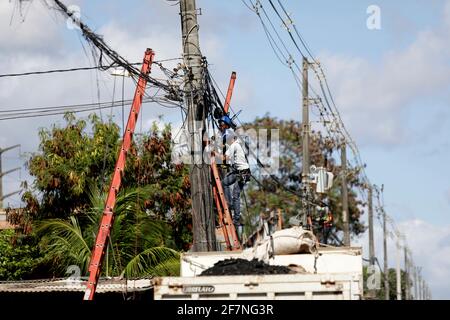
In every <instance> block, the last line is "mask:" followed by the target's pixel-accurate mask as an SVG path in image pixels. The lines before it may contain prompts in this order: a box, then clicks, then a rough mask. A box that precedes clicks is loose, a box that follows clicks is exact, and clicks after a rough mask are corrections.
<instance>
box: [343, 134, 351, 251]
mask: <svg viewBox="0 0 450 320" xmlns="http://www.w3.org/2000/svg"><path fill="white" fill-rule="evenodd" d="M341 175H342V182H341V195H342V222H343V223H344V245H345V246H346V247H349V246H350V221H349V220H350V219H349V212H348V190H347V151H346V145H345V141H343V142H342V144H341Z"/></svg>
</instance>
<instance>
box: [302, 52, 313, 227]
mask: <svg viewBox="0 0 450 320" xmlns="http://www.w3.org/2000/svg"><path fill="white" fill-rule="evenodd" d="M308 69H309V62H308V59H307V58H305V57H303V75H302V77H303V92H302V95H303V100H302V101H303V102H302V153H303V164H302V180H301V181H302V185H303V190H304V195H305V197H304V198H303V199H302V206H303V210H304V218H305V219H306V221H307V223H306V224H307V225H309V221H310V220H309V218H310V217H311V212H310V206H309V203H308V201H307V199H308V197H309V195H310V184H309V183H310V180H309V178H310V177H309V174H310V161H309V131H310V124H309V93H308ZM311 229H312V226H311Z"/></svg>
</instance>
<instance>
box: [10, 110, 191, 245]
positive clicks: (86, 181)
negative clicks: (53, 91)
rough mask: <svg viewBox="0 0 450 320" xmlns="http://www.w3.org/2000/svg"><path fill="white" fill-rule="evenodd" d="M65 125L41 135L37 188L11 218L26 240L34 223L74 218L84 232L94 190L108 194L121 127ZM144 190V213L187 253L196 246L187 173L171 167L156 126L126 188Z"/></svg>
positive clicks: (142, 144)
mask: <svg viewBox="0 0 450 320" xmlns="http://www.w3.org/2000/svg"><path fill="white" fill-rule="evenodd" d="M65 120H66V124H65V126H63V127H59V126H56V125H54V126H53V127H52V128H51V129H42V130H41V131H40V145H39V150H38V152H37V153H35V154H33V155H32V157H31V158H30V160H29V161H28V168H29V171H30V174H31V176H33V177H34V183H33V185H32V186H30V187H29V188H27V189H26V191H25V193H24V194H23V200H24V202H25V204H26V206H25V208H24V210H21V211H16V212H14V211H13V212H9V216H10V220H11V222H12V223H14V224H16V225H19V226H21V229H22V231H23V232H24V233H25V234H29V233H30V232H31V225H32V222H33V221H40V220H45V219H55V218H56V219H62V220H67V219H68V218H69V217H73V216H75V217H78V218H79V219H78V220H79V223H80V226H81V227H84V223H85V222H86V221H88V219H86V212H88V211H89V210H90V198H89V197H90V194H89V190H90V189H92V188H94V189H98V190H101V191H103V192H107V190H108V188H109V183H110V179H111V174H112V172H113V170H114V165H115V161H116V158H117V154H118V151H119V147H120V143H121V141H120V139H119V128H118V126H117V125H115V124H114V123H113V122H111V121H109V122H102V121H100V120H99V119H98V117H96V116H95V115H91V116H90V117H89V123H87V122H86V121H85V120H81V119H76V118H75V117H74V116H73V115H72V114H67V115H66V116H65ZM89 131H90V132H89ZM139 187H147V192H146V193H145V197H146V198H145V199H144V207H145V210H146V212H147V213H148V214H149V216H151V217H152V218H153V219H155V220H160V221H165V222H167V223H169V224H170V225H171V227H172V228H171V229H170V230H169V232H171V236H172V237H173V239H174V241H175V243H176V246H177V247H178V248H181V249H186V248H187V247H188V245H189V243H190V241H191V237H190V236H188V235H189V234H190V232H189V231H190V226H191V217H190V200H189V199H190V194H189V192H190V185H189V177H188V169H187V168H186V167H185V166H184V165H182V164H178V165H175V164H173V163H171V134H170V126H168V125H167V126H166V127H165V128H163V129H162V130H159V129H158V127H157V126H156V125H154V126H153V127H152V128H151V130H150V131H149V132H147V133H145V134H143V135H141V136H140V137H139V138H138V139H135V141H134V142H133V144H132V147H131V150H130V152H129V153H128V157H127V164H126V170H125V174H124V177H123V180H122V186H121V188H125V189H130V188H139Z"/></svg>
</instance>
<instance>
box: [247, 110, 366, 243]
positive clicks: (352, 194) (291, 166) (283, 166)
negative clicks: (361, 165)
mask: <svg viewBox="0 0 450 320" xmlns="http://www.w3.org/2000/svg"><path fill="white" fill-rule="evenodd" d="M244 129H255V130H257V131H258V130H260V129H268V132H269V134H270V129H278V130H279V150H280V162H279V171H278V173H277V174H276V179H277V180H278V181H280V182H281V184H282V185H283V186H286V187H287V189H288V190H286V188H281V187H280V186H278V185H277V184H276V183H274V180H273V179H272V178H270V177H269V176H267V175H265V176H264V175H263V173H264V169H259V170H258V172H255V175H257V176H258V177H260V179H261V181H262V185H259V184H257V183H255V181H252V182H251V183H249V186H248V191H247V200H248V211H249V216H247V217H246V225H247V226H249V225H250V229H253V228H254V225H255V224H256V223H257V221H258V219H257V217H258V216H259V215H260V214H265V213H266V211H276V210H277V209H281V210H282V213H283V218H284V221H288V219H289V218H290V217H291V216H294V215H297V214H298V213H299V212H300V210H301V201H300V199H299V197H298V196H297V195H296V194H294V193H293V192H292V191H299V190H300V183H301V172H302V129H301V123H299V122H298V121H294V120H289V121H285V120H280V119H277V118H273V117H270V116H269V115H266V116H264V117H262V118H257V119H255V121H253V122H250V123H246V124H245V125H244ZM268 141H270V137H269V138H268ZM337 147H338V144H337V142H336V141H334V140H332V139H329V138H325V137H323V136H322V134H321V133H320V132H314V131H313V132H312V133H311V138H310V162H311V165H315V166H316V167H320V166H324V167H326V168H327V170H328V171H331V172H332V173H333V174H334V176H335V179H334V183H333V187H332V189H331V190H330V191H329V192H328V194H327V195H326V196H325V197H322V198H321V199H320V198H319V199H320V200H325V201H327V202H328V205H329V208H330V211H331V213H332V214H333V218H334V223H333V227H332V234H334V235H336V232H337V231H340V230H342V228H343V224H342V201H341V187H340V186H341V181H342V180H341V177H342V175H341V167H340V165H338V164H337V162H336V160H335V158H334V156H335V155H336V154H337V155H338V154H339V153H337ZM347 183H348V190H349V193H348V195H349V216H350V221H351V225H350V228H351V233H352V234H354V235H358V234H360V233H362V232H363V231H364V226H363V224H362V223H361V222H360V221H359V218H360V216H361V214H363V211H362V209H361V206H362V205H364V204H363V203H362V202H361V201H360V200H359V199H358V198H357V194H356V188H358V187H361V185H362V184H361V181H360V180H359V177H358V170H357V169H356V168H351V167H350V168H347ZM244 212H245V211H244ZM316 218H320V215H317V217H316ZM334 242H339V241H338V239H337V237H336V236H335V237H334Z"/></svg>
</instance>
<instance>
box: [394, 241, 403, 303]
mask: <svg viewBox="0 0 450 320" xmlns="http://www.w3.org/2000/svg"><path fill="white" fill-rule="evenodd" d="M400 255H401V246H400V239H399V235H397V257H396V258H397V259H396V260H397V266H396V272H395V273H396V278H397V300H402V274H401V269H400Z"/></svg>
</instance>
